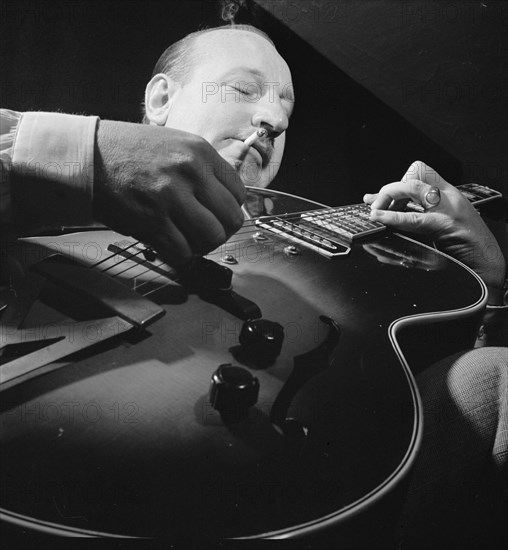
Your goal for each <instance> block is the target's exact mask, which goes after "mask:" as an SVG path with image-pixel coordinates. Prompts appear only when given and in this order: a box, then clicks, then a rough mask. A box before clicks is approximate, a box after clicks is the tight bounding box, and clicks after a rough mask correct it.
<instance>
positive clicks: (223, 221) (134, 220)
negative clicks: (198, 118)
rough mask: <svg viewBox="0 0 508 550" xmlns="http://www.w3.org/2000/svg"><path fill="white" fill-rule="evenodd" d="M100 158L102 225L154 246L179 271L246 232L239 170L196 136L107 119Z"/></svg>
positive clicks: (97, 190) (97, 195)
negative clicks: (191, 260) (180, 268)
mask: <svg viewBox="0 0 508 550" xmlns="http://www.w3.org/2000/svg"><path fill="white" fill-rule="evenodd" d="M238 146H239V147H242V148H243V149H242V152H243V153H246V152H247V151H248V149H249V147H248V144H247V145H244V144H243V143H242V142H239V145H238ZM95 155H96V159H95V173H94V203H93V204H94V215H95V217H96V219H97V220H98V221H100V222H102V223H104V224H106V225H108V226H109V227H110V228H111V229H113V230H115V231H118V232H119V233H122V234H124V235H129V236H132V237H134V238H136V239H138V240H140V241H142V242H143V243H145V244H146V245H149V246H151V247H153V248H154V249H155V250H156V251H157V253H158V254H159V256H160V258H161V259H162V260H163V261H165V262H167V263H168V264H170V265H172V266H173V267H180V266H182V265H185V264H186V263H188V262H189V261H190V259H191V258H192V257H193V256H194V255H204V254H206V253H208V252H210V251H211V250H213V249H215V248H217V247H218V246H220V245H221V244H223V243H224V242H225V241H226V240H227V239H228V238H229V237H230V236H231V235H232V234H234V233H235V232H236V231H237V230H238V229H239V228H240V227H241V226H242V223H243V220H244V217H243V214H242V211H241V207H240V205H241V204H242V203H243V202H244V199H245V189H244V186H243V184H242V182H241V180H240V178H239V176H238V174H237V171H236V170H235V168H234V167H232V166H231V165H230V164H229V163H227V162H226V161H225V160H224V159H223V158H222V157H221V156H219V154H218V153H217V152H216V151H215V149H213V147H212V146H211V145H210V144H209V143H208V142H207V141H206V140H204V139H202V138H200V137H198V136H195V135H193V134H189V133H187V132H183V131H179V130H174V129H170V128H163V127H158V126H152V125H139V124H130V123H125V122H112V121H101V122H100V123H99V128H98V132H97V145H96V151H95Z"/></svg>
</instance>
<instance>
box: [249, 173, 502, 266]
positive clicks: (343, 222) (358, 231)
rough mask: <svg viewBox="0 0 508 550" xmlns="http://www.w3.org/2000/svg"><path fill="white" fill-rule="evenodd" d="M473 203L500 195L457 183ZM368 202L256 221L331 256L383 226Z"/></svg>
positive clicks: (410, 206)
mask: <svg viewBox="0 0 508 550" xmlns="http://www.w3.org/2000/svg"><path fill="white" fill-rule="evenodd" d="M457 189H459V191H461V193H462V194H463V195H464V196H465V197H466V198H467V199H468V200H469V201H470V202H471V203H472V204H474V205H475V206H476V205H479V204H483V203H486V202H490V201H492V200H494V199H497V198H499V197H501V196H502V195H501V193H500V192H499V191H495V190H493V189H489V188H488V187H484V186H483V185H478V184H476V183H468V184H465V185H460V186H458V187H457ZM408 210H417V211H423V208H422V206H421V205H418V204H416V203H413V202H410V203H408ZM369 216H370V206H369V205H366V204H354V205H351V206H338V207H335V208H324V209H319V210H312V211H309V212H299V213H296V214H283V215H280V216H269V217H263V218H259V219H258V220H257V221H256V224H257V225H258V226H259V227H260V228H262V229H267V230H269V231H271V232H274V233H277V234H279V235H282V236H284V237H286V238H288V239H290V240H292V241H295V242H298V243H301V244H304V245H306V246H308V247H310V248H313V249H315V250H317V251H318V252H320V253H321V254H324V255H326V256H335V255H337V254H339V253H340V252H339V251H343V250H344V244H345V243H346V244H350V243H352V242H353V241H354V240H356V239H359V238H362V237H365V236H367V235H371V234H373V233H378V232H380V231H384V230H385V229H386V226H385V225H384V224H382V223H381V222H378V221H372V220H370V219H369Z"/></svg>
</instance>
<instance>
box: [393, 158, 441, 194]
mask: <svg viewBox="0 0 508 550" xmlns="http://www.w3.org/2000/svg"><path fill="white" fill-rule="evenodd" d="M407 180H420V181H423V182H425V183H427V184H428V185H431V186H436V187H439V188H441V189H443V188H445V187H447V186H449V185H450V184H449V183H448V182H447V181H446V180H445V179H444V178H442V177H441V176H440V175H439V174H438V173H437V172H436V171H435V170H434V169H433V168H431V167H430V166H428V165H427V164H425V163H424V162H422V161H421V160H417V161H415V162H413V163H412V164H411V166H410V167H409V168H408V169H407V170H406V173H405V174H404V176H403V177H402V181H407Z"/></svg>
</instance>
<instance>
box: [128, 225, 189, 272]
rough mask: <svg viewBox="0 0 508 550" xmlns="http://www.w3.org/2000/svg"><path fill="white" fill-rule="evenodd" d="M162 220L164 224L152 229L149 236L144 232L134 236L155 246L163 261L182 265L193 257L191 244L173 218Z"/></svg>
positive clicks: (172, 264) (174, 265)
mask: <svg viewBox="0 0 508 550" xmlns="http://www.w3.org/2000/svg"><path fill="white" fill-rule="evenodd" d="M162 220H163V221H162ZM162 220H161V221H162V226H161V227H158V228H157V230H155V231H150V233H149V235H148V236H145V235H144V234H143V235H133V237H135V238H136V239H139V240H140V241H141V242H143V243H144V244H146V245H149V246H151V247H152V248H154V249H155V251H156V252H157V254H158V256H159V258H160V259H161V260H162V261H163V262H165V263H167V264H168V265H170V266H172V267H182V266H184V265H186V264H187V263H188V262H190V260H191V259H192V257H193V254H192V249H191V246H190V244H189V243H188V241H187V239H186V238H185V237H184V235H183V234H182V232H181V231H180V230H179V229H178V228H177V227H176V226H175V224H174V223H173V222H172V221H171V220H169V219H167V218H166V219H164V218H162Z"/></svg>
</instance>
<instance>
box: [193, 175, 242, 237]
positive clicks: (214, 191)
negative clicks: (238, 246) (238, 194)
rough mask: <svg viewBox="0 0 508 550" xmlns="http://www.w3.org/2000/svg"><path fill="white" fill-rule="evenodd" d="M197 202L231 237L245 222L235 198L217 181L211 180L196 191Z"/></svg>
mask: <svg viewBox="0 0 508 550" xmlns="http://www.w3.org/2000/svg"><path fill="white" fill-rule="evenodd" d="M196 198H197V200H198V201H199V202H200V203H201V204H202V205H203V206H204V207H205V208H206V209H207V210H209V211H210V212H212V213H213V214H214V215H215V217H216V218H217V219H218V220H219V222H220V223H221V224H222V226H223V228H224V231H225V233H226V236H227V237H229V236H231V235H232V234H233V233H235V232H236V231H238V229H240V227H241V226H242V224H243V222H244V216H243V213H242V210H241V208H240V206H239V205H238V202H237V200H236V199H235V197H234V196H233V195H232V194H231V193H230V192H229V190H228V189H226V188H225V187H224V186H223V185H222V184H221V183H220V182H219V181H218V180H217V179H215V178H209V180H208V182H207V184H206V185H203V186H202V187H200V188H199V189H198V190H197V191H196Z"/></svg>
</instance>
